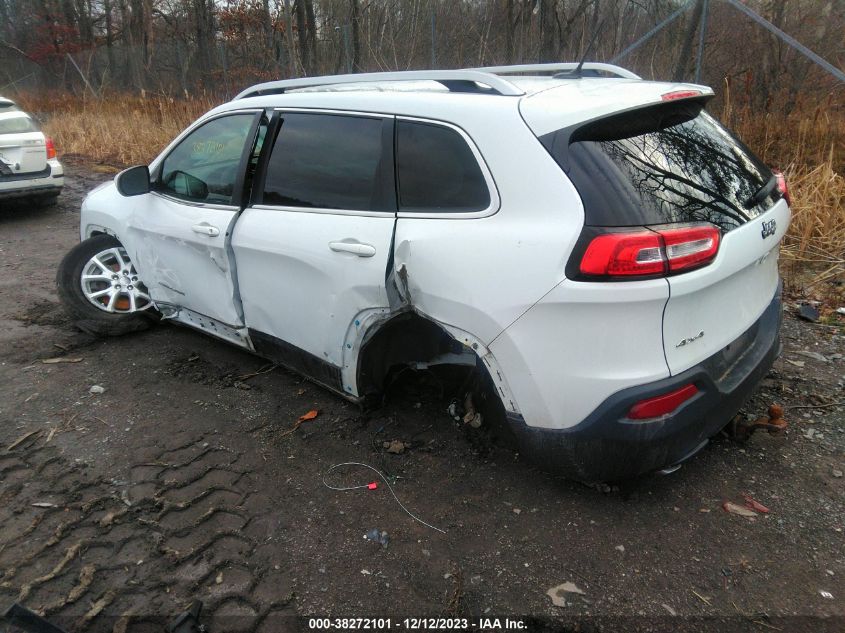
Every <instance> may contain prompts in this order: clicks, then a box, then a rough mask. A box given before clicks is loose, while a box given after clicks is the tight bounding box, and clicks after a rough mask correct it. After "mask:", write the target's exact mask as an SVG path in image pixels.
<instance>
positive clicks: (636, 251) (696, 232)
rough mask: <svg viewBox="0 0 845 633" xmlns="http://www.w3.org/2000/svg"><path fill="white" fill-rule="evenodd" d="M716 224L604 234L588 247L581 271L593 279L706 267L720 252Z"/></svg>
mask: <svg viewBox="0 0 845 633" xmlns="http://www.w3.org/2000/svg"><path fill="white" fill-rule="evenodd" d="M720 237H721V232H720V231H719V229H718V228H716V227H715V226H713V225H712V224H690V225H684V226H672V227H655V228H651V229H635V230H633V231H625V232H612V233H602V234H601V235H597V236H596V237H594V238H593V239H592V240H591V241H590V243H589V244H588V245H587V248H586V250H585V251H584V255H583V257H582V258H581V263H580V267H579V270H580V272H581V274H582V275H586V276H589V277H631V276H637V277H639V276H652V275H668V274H672V273H679V272H684V271H687V270H692V269H694V268H699V267H701V266H705V265H707V264H709V263H710V262H711V261H713V258H715V257H716V253H717V252H718V251H719V240H720Z"/></svg>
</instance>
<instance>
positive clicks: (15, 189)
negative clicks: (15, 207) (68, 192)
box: [0, 99, 65, 204]
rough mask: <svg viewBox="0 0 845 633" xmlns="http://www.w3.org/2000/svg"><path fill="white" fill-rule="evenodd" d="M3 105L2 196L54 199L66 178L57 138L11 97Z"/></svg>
mask: <svg viewBox="0 0 845 633" xmlns="http://www.w3.org/2000/svg"><path fill="white" fill-rule="evenodd" d="M0 105H2V106H5V107H0V200H6V199H8V198H31V199H33V200H35V201H37V202H39V203H41V204H50V203H52V202H54V201H55V200H56V198H57V197H58V195H59V194H60V193H61V192H62V187H63V186H64V183H65V179H64V170H63V169H62V165H61V163H59V161H58V159H57V158H56V146H55V145H54V144H53V140H52V139H51V138H49V137H47V136H44V133H43V132H42V131H41V129H40V127H39V125H38V123H37V122H36V121H35V119H33V118H32V117H31V116H30V115H28V114H27V113H26V112H22V111H20V110H18V109H17V108H16V107H15V106H14V104H13V103H12V102H11V101H9V100H8V99H0Z"/></svg>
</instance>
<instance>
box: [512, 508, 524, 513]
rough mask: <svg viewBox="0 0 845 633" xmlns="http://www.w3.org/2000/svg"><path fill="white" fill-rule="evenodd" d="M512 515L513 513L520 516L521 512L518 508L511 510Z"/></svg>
mask: <svg viewBox="0 0 845 633" xmlns="http://www.w3.org/2000/svg"><path fill="white" fill-rule="evenodd" d="M513 513H514V514H522V510H521V509H519V508H514V509H513Z"/></svg>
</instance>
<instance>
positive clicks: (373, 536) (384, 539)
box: [364, 528, 390, 547]
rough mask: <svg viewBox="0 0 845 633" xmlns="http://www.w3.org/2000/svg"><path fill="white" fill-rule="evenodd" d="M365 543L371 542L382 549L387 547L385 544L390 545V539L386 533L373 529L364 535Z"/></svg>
mask: <svg viewBox="0 0 845 633" xmlns="http://www.w3.org/2000/svg"><path fill="white" fill-rule="evenodd" d="M364 540H365V541H372V542H373V543H378V544H379V545H381V546H383V547H387V544H388V543H390V537H389V536H388V534H387V532H385V531H384V530H382V531H379V529H378V528H373V529H372V530H368V531H367V533H366V534H364Z"/></svg>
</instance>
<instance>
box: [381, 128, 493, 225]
mask: <svg viewBox="0 0 845 633" xmlns="http://www.w3.org/2000/svg"><path fill="white" fill-rule="evenodd" d="M396 169H397V174H398V178H399V210H400V211H428V212H432V211H434V212H442V213H448V212H450V211H452V212H469V211H483V210H484V209H486V208H487V207H488V206H490V191H489V189H488V188H487V183H486V182H485V180H484V174H482V172H481V168H480V167H479V165H478V161H477V160H476V158H475V155H474V154H473V153H472V150H471V149H470V148H469V146H468V145H467V143H466V141H465V140H464V138H463V137H462V136H461V135H460V134H458V133H457V132H456V131H455V130H453V129H451V128H447V127H444V126H442V125H432V124H428V123H418V122H414V121H401V120H400V121H397V122H396Z"/></svg>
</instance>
